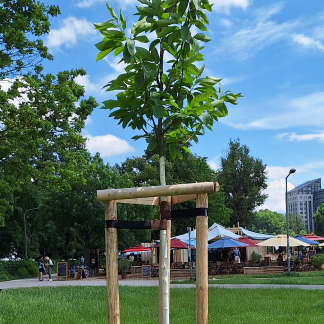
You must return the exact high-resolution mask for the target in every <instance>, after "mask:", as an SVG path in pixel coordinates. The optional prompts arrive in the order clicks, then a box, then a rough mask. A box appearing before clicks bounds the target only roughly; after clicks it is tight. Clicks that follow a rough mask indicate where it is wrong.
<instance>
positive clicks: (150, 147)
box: [147, 138, 157, 151]
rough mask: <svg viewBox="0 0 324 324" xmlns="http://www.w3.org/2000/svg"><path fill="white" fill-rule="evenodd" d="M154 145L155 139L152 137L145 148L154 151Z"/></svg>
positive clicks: (155, 144)
mask: <svg viewBox="0 0 324 324" xmlns="http://www.w3.org/2000/svg"><path fill="white" fill-rule="evenodd" d="M156 146H157V142H156V139H155V138H153V139H151V140H150V143H149V145H148V147H147V149H148V150H149V151H154V150H155V148H156Z"/></svg>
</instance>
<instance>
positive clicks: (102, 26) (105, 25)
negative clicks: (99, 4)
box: [94, 20, 117, 30]
mask: <svg viewBox="0 0 324 324" xmlns="http://www.w3.org/2000/svg"><path fill="white" fill-rule="evenodd" d="M112 21H113V20H112ZM94 26H95V27H96V29H97V30H101V29H107V28H117V25H116V23H112V22H110V21H109V20H108V21H106V22H102V23H94Z"/></svg>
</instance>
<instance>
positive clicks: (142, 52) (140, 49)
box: [136, 46, 153, 61]
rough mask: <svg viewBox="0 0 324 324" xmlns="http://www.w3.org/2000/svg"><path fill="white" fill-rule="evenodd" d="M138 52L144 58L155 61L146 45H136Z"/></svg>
mask: <svg viewBox="0 0 324 324" xmlns="http://www.w3.org/2000/svg"><path fill="white" fill-rule="evenodd" d="M136 53H138V54H139V55H140V56H141V58H142V59H143V60H146V61H153V60H152V57H151V54H150V52H149V51H148V50H147V49H146V48H144V47H139V46H136Z"/></svg>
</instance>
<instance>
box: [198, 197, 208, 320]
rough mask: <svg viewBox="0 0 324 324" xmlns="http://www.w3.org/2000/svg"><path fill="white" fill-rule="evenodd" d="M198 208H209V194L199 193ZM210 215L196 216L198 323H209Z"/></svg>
mask: <svg viewBox="0 0 324 324" xmlns="http://www.w3.org/2000/svg"><path fill="white" fill-rule="evenodd" d="M196 208H208V195H207V194H200V195H197V199H196ZM207 232H208V217H206V216H197V217H196V323H197V324H207V323H208V238H207Z"/></svg>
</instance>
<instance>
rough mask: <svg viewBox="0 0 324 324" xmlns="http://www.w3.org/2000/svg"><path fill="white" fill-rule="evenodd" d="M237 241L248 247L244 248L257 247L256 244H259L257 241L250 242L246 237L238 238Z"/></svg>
mask: <svg viewBox="0 0 324 324" xmlns="http://www.w3.org/2000/svg"><path fill="white" fill-rule="evenodd" d="M238 241H239V242H241V243H244V244H247V245H248V246H246V247H254V246H256V247H258V245H257V243H259V242H258V241H254V240H251V239H249V238H248V237H240V238H239V239H238Z"/></svg>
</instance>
